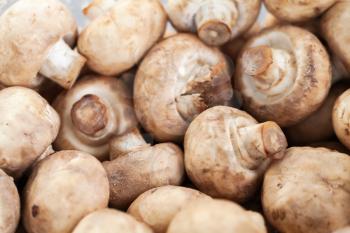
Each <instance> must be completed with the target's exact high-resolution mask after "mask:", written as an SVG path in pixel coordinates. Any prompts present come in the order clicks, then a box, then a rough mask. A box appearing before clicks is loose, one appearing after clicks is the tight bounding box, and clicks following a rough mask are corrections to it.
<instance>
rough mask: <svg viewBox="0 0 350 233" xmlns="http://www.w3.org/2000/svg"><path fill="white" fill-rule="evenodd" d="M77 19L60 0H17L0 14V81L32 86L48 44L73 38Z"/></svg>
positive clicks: (38, 80)
mask: <svg viewBox="0 0 350 233" xmlns="http://www.w3.org/2000/svg"><path fill="white" fill-rule="evenodd" d="M76 30H77V26H76V22H75V19H74V17H73V15H72V14H71V12H70V11H69V9H68V8H67V7H66V6H65V5H64V4H63V3H61V2H60V1H59V0H19V1H17V2H16V3H14V4H13V5H12V6H11V7H10V8H8V9H7V10H6V11H5V13H4V14H2V15H1V16H0V54H1V55H0V82H1V83H3V84H4V85H6V86H13V85H19V86H26V87H30V88H34V87H36V86H38V85H39V84H40V81H41V78H40V77H38V76H37V74H38V72H39V70H40V68H41V66H42V65H43V62H44V60H45V59H46V56H47V54H48V53H49V51H50V49H51V47H52V46H53V45H54V44H55V43H56V42H58V41H59V40H60V39H61V38H64V39H67V40H72V38H74V37H75V35H76Z"/></svg>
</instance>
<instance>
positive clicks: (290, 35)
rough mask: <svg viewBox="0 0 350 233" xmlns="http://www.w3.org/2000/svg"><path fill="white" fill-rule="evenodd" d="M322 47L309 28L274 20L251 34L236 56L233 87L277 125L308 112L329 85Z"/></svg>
mask: <svg viewBox="0 0 350 233" xmlns="http://www.w3.org/2000/svg"><path fill="white" fill-rule="evenodd" d="M331 77H332V76H331V64H330V61H329V57H328V54H327V51H326V50H325V48H324V47H323V45H322V44H321V42H320V41H319V40H318V39H317V37H316V36H314V35H313V34H311V33H310V32H308V31H306V30H304V29H301V28H298V27H294V26H277V27H274V28H271V29H268V30H266V31H263V32H262V33H260V34H259V35H257V36H255V37H253V38H251V39H250V40H249V41H248V42H247V44H246V45H245V47H244V48H243V50H242V53H241V55H240V56H239V58H238V62H237V67H236V74H235V88H236V89H237V90H238V91H239V92H241V94H242V96H243V102H244V109H246V110H247V111H248V112H249V113H251V114H252V115H253V116H254V117H256V118H257V119H258V120H259V121H267V120H272V121H275V122H276V123H278V124H279V125H280V126H281V127H287V126H291V125H294V124H296V123H298V122H299V121H301V120H302V119H304V118H306V117H307V116H309V115H310V114H311V113H313V112H314V111H315V110H316V109H317V108H318V107H319V106H320V105H321V103H322V102H323V101H324V99H325V98H326V97H327V94H328V91H329V89H330V85H331Z"/></svg>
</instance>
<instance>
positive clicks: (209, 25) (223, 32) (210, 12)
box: [167, 0, 261, 46]
mask: <svg viewBox="0 0 350 233" xmlns="http://www.w3.org/2000/svg"><path fill="white" fill-rule="evenodd" d="M260 4H261V1H260V0H245V1H239V0H220V1H217V0H206V1H202V0H192V1H188V0H168V5H167V10H168V15H169V18H170V20H171V22H172V24H173V25H174V27H175V28H176V29H177V30H179V31H183V32H197V34H198V36H199V38H200V39H201V40H202V41H204V42H205V43H206V44H208V45H212V46H220V45H223V44H225V43H227V42H228V41H230V40H232V39H233V38H235V37H237V36H239V35H240V34H242V33H243V32H245V31H247V30H248V29H249V28H250V27H251V26H252V25H253V24H254V22H255V20H256V19H257V17H258V14H259V10H260Z"/></svg>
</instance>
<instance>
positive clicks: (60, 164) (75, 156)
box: [23, 151, 109, 233]
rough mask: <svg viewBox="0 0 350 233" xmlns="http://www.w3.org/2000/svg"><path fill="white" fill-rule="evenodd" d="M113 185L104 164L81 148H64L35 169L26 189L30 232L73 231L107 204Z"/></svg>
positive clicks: (55, 232) (26, 214) (25, 222)
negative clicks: (110, 187) (81, 150)
mask: <svg viewBox="0 0 350 233" xmlns="http://www.w3.org/2000/svg"><path fill="white" fill-rule="evenodd" d="M108 198H109V184H108V179H107V175H106V172H105V170H104V169H103V167H102V165H101V163H100V162H99V161H98V160H97V159H96V158H94V157H93V156H91V155H89V154H86V153H83V152H79V151H60V152H57V153H55V154H53V155H50V156H48V157H47V158H45V159H44V160H42V161H41V162H39V164H38V165H37V166H36V167H35V168H34V170H33V172H32V174H31V176H30V178H29V180H28V182H27V184H26V187H25V191H24V197H23V200H24V212H23V221H24V226H25V228H26V230H27V231H28V233H48V232H50V233H71V232H72V230H73V229H74V227H75V226H76V224H77V223H78V222H79V221H80V220H81V219H82V218H83V217H84V216H85V215H87V214H89V213H91V212H93V211H95V210H98V209H103V208H106V207H107V204H108Z"/></svg>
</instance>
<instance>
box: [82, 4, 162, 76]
mask: <svg viewBox="0 0 350 233" xmlns="http://www.w3.org/2000/svg"><path fill="white" fill-rule="evenodd" d="M84 12H85V14H87V15H88V16H89V17H90V18H92V19H93V21H92V22H91V23H90V24H89V25H88V26H87V27H86V28H85V29H84V30H83V32H82V33H81V35H80V36H79V40H78V48H79V51H80V52H81V53H82V54H83V55H84V56H85V57H86V58H87V64H88V66H89V67H90V68H91V69H92V70H94V71H96V72H98V73H100V74H103V75H118V74H120V73H122V72H124V71H126V70H128V69H130V68H131V67H133V66H134V65H135V64H136V63H138V62H139V61H140V60H141V58H142V57H143V56H144V55H145V53H146V52H147V51H148V50H149V49H150V48H151V47H152V46H153V45H154V44H155V43H156V42H157V40H159V39H160V38H161V37H162V35H163V33H164V31H165V27H166V21H167V16H166V13H165V11H164V9H163V7H162V5H161V3H160V2H159V1H158V0H124V1H115V0H93V2H92V3H91V4H90V5H89V6H88V7H87V8H86V9H85V10H84Z"/></svg>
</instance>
